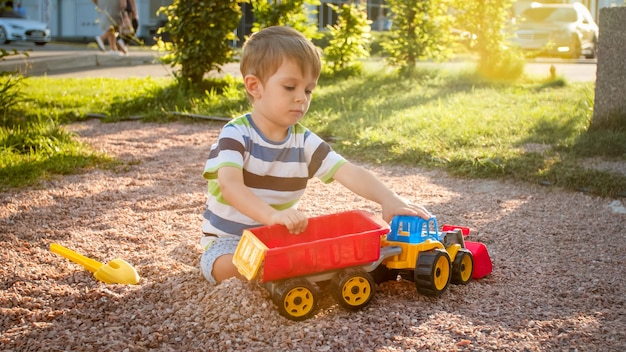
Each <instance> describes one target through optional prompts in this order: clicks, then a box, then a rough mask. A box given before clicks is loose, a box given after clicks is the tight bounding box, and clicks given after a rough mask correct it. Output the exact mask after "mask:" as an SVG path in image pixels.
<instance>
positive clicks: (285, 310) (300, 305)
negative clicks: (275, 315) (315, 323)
mask: <svg viewBox="0 0 626 352" xmlns="http://www.w3.org/2000/svg"><path fill="white" fill-rule="evenodd" d="M272 300H273V301H274V304H276V306H277V307H278V312H279V313H280V315H282V316H284V317H285V318H287V319H290V320H295V321H301V320H306V319H308V318H310V317H311V316H313V314H314V313H315V309H316V308H317V302H318V300H319V299H318V294H317V290H316V289H315V286H314V285H313V284H312V283H310V282H309V281H307V280H306V279H287V280H285V281H283V282H280V283H278V284H277V287H276V289H275V290H274V294H273V295H272Z"/></svg>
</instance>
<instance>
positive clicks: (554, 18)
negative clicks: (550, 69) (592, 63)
mask: <svg viewBox="0 0 626 352" xmlns="http://www.w3.org/2000/svg"><path fill="white" fill-rule="evenodd" d="M514 26H515V27H514V30H513V37H512V38H511V42H512V44H513V45H514V46H517V47H519V48H520V49H522V50H523V51H532V52H534V53H536V54H537V55H545V54H547V55H550V56H560V57H566V58H574V59H576V58H579V57H580V56H581V55H585V57H586V58H588V59H593V58H595V57H596V55H597V51H598V45H597V44H598V25H597V24H596V23H595V21H594V20H593V17H592V16H591V13H590V12H589V10H588V9H587V8H586V7H585V6H584V5H583V4H581V3H574V4H542V3H533V4H532V5H531V6H530V7H528V8H527V9H526V10H524V11H523V12H522V13H521V14H520V16H518V17H517V18H516V23H515V25H514Z"/></svg>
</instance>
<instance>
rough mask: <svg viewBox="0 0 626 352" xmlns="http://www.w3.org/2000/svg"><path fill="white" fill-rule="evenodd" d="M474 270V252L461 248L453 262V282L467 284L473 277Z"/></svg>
mask: <svg viewBox="0 0 626 352" xmlns="http://www.w3.org/2000/svg"><path fill="white" fill-rule="evenodd" d="M473 272H474V257H473V256H472V252H470V251H469V250H467V249H461V250H459V251H458V252H457V254H456V257H455V258H454V263H452V283H453V284H460V285H467V284H468V283H469V282H470V280H471V279H472V273H473Z"/></svg>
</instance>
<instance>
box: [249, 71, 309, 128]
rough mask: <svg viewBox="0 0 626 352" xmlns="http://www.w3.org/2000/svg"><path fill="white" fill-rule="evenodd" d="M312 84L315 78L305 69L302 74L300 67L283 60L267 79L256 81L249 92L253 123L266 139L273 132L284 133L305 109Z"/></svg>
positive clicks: (307, 107)
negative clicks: (251, 102)
mask: <svg viewBox="0 0 626 352" xmlns="http://www.w3.org/2000/svg"><path fill="white" fill-rule="evenodd" d="M305 71H307V70H305ZM316 85H317V77H313V76H312V75H311V74H310V73H309V72H305V74H304V75H303V74H302V70H301V69H300V66H298V64H296V63H295V62H294V61H293V60H283V63H282V65H280V67H279V68H278V70H277V71H276V72H275V73H274V74H273V75H272V76H270V77H269V78H268V79H267V82H265V84H263V83H261V82H260V81H257V82H256V85H255V87H254V88H255V89H253V91H252V92H251V94H252V95H253V96H254V103H253V107H254V109H253V112H252V115H253V118H254V121H255V123H256V124H257V125H259V127H260V128H261V130H262V132H263V133H265V134H269V135H267V137H270V138H271V135H274V133H278V132H282V133H286V130H287V129H288V128H289V127H290V126H292V125H294V124H295V123H297V122H298V121H300V119H302V118H303V117H304V114H306V112H307V111H308V110H309V106H310V104H311V98H312V93H313V89H314V88H315V87H316ZM248 90H249V92H250V89H248Z"/></svg>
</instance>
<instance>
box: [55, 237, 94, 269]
mask: <svg viewBox="0 0 626 352" xmlns="http://www.w3.org/2000/svg"><path fill="white" fill-rule="evenodd" d="M50 251H51V252H54V253H56V254H60V255H61V256H63V257H65V258H67V259H69V260H71V261H73V262H74V263H76V264H80V265H82V266H83V267H84V268H85V269H87V270H89V271H90V272H92V273H95V272H96V271H97V270H98V269H99V268H100V267H101V266H103V265H104V264H103V263H100V262H99V261H97V260H94V259H91V258H87V257H85V256H84V255H81V254H78V253H76V252H74V251H73V250H71V249H68V248H65V247H63V246H61V245H59V244H56V243H51V244H50Z"/></svg>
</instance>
